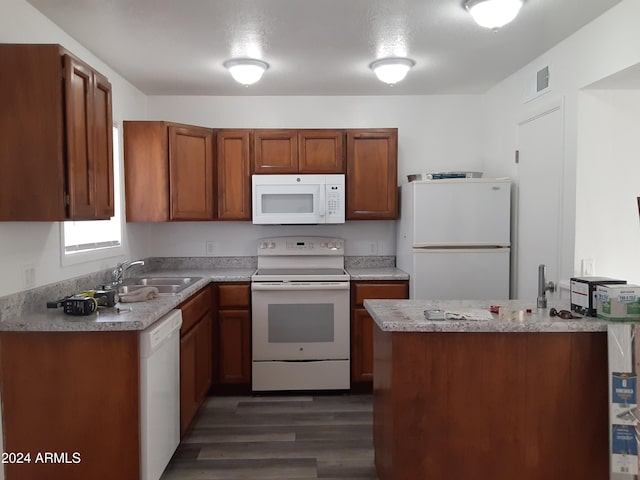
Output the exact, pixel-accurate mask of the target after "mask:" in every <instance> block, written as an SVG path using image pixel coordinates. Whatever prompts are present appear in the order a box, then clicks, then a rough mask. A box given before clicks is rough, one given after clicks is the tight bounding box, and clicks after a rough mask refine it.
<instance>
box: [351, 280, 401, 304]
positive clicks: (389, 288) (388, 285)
mask: <svg viewBox="0 0 640 480" xmlns="http://www.w3.org/2000/svg"><path fill="white" fill-rule="evenodd" d="M367 298H381V299H385V298H389V299H393V298H398V299H404V298H409V285H408V284H407V282H385V283H368V282H367V283H354V284H353V303H354V306H356V305H362V302H364V300H365V299H367Z"/></svg>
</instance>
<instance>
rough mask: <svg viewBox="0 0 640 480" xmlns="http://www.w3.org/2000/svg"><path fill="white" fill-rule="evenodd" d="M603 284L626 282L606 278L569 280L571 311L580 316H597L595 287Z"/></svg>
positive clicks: (574, 278) (576, 278) (624, 281)
mask: <svg viewBox="0 0 640 480" xmlns="http://www.w3.org/2000/svg"><path fill="white" fill-rule="evenodd" d="M605 283H606V284H625V283H627V281H626V280H616V279H615V278H608V277H573V278H571V295H570V299H571V310H572V311H574V312H576V313H579V314H580V315H586V316H587V317H595V316H596V315H597V312H596V306H597V305H598V292H597V287H598V285H602V284H605Z"/></svg>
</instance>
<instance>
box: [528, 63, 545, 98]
mask: <svg viewBox="0 0 640 480" xmlns="http://www.w3.org/2000/svg"><path fill="white" fill-rule="evenodd" d="M550 89H551V76H550V73H549V65H546V66H544V67H542V68H540V69H539V70H537V71H536V72H535V74H534V75H531V74H529V75H528V80H527V82H526V85H525V91H524V102H525V103H527V102H530V101H531V100H533V99H535V98H538V97H539V96H540V95H543V94H545V93H547V92H548V91H549V90H550Z"/></svg>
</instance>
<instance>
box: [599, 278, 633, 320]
mask: <svg viewBox="0 0 640 480" xmlns="http://www.w3.org/2000/svg"><path fill="white" fill-rule="evenodd" d="M597 292H598V305H597V307H596V312H597V314H598V318H602V319H603V320H611V321H618V322H625V321H637V320H640V286H638V285H608V284H603V285H598V287H597Z"/></svg>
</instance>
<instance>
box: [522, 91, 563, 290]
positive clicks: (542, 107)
mask: <svg viewBox="0 0 640 480" xmlns="http://www.w3.org/2000/svg"><path fill="white" fill-rule="evenodd" d="M529 107H530V108H527V109H524V110H523V111H522V112H521V113H520V114H519V115H518V119H517V120H516V152H518V153H519V152H520V127H522V126H523V125H525V124H527V123H530V122H533V121H535V120H538V119H539V118H542V117H544V116H545V115H548V114H550V113H554V112H556V111H559V112H560V123H561V126H562V129H561V133H560V151H561V156H560V191H559V192H558V197H559V199H560V205H559V207H558V211H559V215H558V238H557V245H556V247H557V255H556V265H557V269H558V282H559V281H560V275H561V266H562V265H561V263H560V261H561V254H562V245H563V239H564V232H563V229H562V223H563V220H564V207H565V200H564V195H563V191H564V184H565V169H566V152H565V149H566V138H565V134H566V132H565V124H566V119H565V114H566V113H565V112H566V110H565V97H564V96H561V97H558V98H554V99H545V101H544V102H542V101H541V102H539V103H537V104H536V105H533V106H529ZM520 176H521V171H520V164H519V163H516V169H515V183H514V187H515V188H514V189H513V190H514V191H513V215H512V222H511V225H512V227H511V228H512V231H511V238H512V239H513V242H512V244H511V266H512V267H511V285H510V290H511V295H510V297H511V298H516V294H517V293H518V272H519V268H520V265H519V263H518V255H519V252H520V241H519V240H520V238H519V232H520ZM557 288H558V285H557V284H556V291H557Z"/></svg>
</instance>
